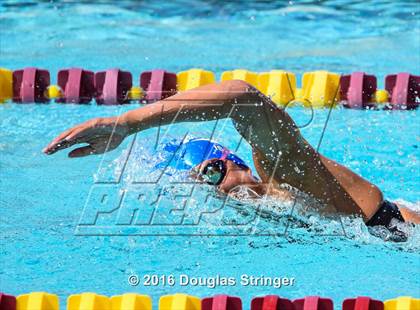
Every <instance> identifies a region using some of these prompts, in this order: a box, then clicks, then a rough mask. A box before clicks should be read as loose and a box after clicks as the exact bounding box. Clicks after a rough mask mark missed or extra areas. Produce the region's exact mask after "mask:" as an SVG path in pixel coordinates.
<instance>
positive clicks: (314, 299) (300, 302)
mask: <svg viewBox="0 0 420 310" xmlns="http://www.w3.org/2000/svg"><path fill="white" fill-rule="evenodd" d="M293 307H294V309H295V310H334V305H333V301H332V300H331V299H329V298H322V297H319V296H308V297H305V298H301V299H295V300H294V301H293Z"/></svg>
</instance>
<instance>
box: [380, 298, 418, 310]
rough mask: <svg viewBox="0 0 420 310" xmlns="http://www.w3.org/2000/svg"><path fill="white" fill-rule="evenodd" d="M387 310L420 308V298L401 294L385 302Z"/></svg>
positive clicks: (415, 309) (416, 309) (414, 309)
mask: <svg viewBox="0 0 420 310" xmlns="http://www.w3.org/2000/svg"><path fill="white" fill-rule="evenodd" d="M384 305H385V310H419V309H420V299H417V298H413V297H409V296H401V297H397V298H395V299H388V300H386V301H385V302H384Z"/></svg>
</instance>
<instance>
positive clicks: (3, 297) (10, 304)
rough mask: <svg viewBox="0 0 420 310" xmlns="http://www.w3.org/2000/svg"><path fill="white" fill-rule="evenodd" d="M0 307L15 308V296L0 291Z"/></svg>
mask: <svg viewBox="0 0 420 310" xmlns="http://www.w3.org/2000/svg"><path fill="white" fill-rule="evenodd" d="M0 309H1V310H16V297H15V296H12V295H7V294H3V293H0Z"/></svg>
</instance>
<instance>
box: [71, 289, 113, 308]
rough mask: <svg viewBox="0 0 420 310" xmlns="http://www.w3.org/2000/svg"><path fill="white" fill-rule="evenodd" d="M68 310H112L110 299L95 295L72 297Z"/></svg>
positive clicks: (76, 295) (84, 294) (87, 294)
mask: <svg viewBox="0 0 420 310" xmlns="http://www.w3.org/2000/svg"><path fill="white" fill-rule="evenodd" d="M67 310H111V302H110V299H109V298H108V297H106V296H103V295H98V294H94V293H82V294H74V295H70V296H69V298H67Z"/></svg>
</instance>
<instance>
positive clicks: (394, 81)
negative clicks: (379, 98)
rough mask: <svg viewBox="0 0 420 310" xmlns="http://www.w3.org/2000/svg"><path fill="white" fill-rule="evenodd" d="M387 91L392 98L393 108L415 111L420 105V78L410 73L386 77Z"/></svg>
mask: <svg viewBox="0 0 420 310" xmlns="http://www.w3.org/2000/svg"><path fill="white" fill-rule="evenodd" d="M385 89H386V90H387V91H388V93H389V94H390V96H391V100H390V103H391V108H392V109H396V110H400V109H415V108H417V107H418V105H419V101H416V100H419V99H418V98H420V76H418V75H411V74H410V73H405V72H403V73H398V74H391V75H387V76H386V77H385Z"/></svg>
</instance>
